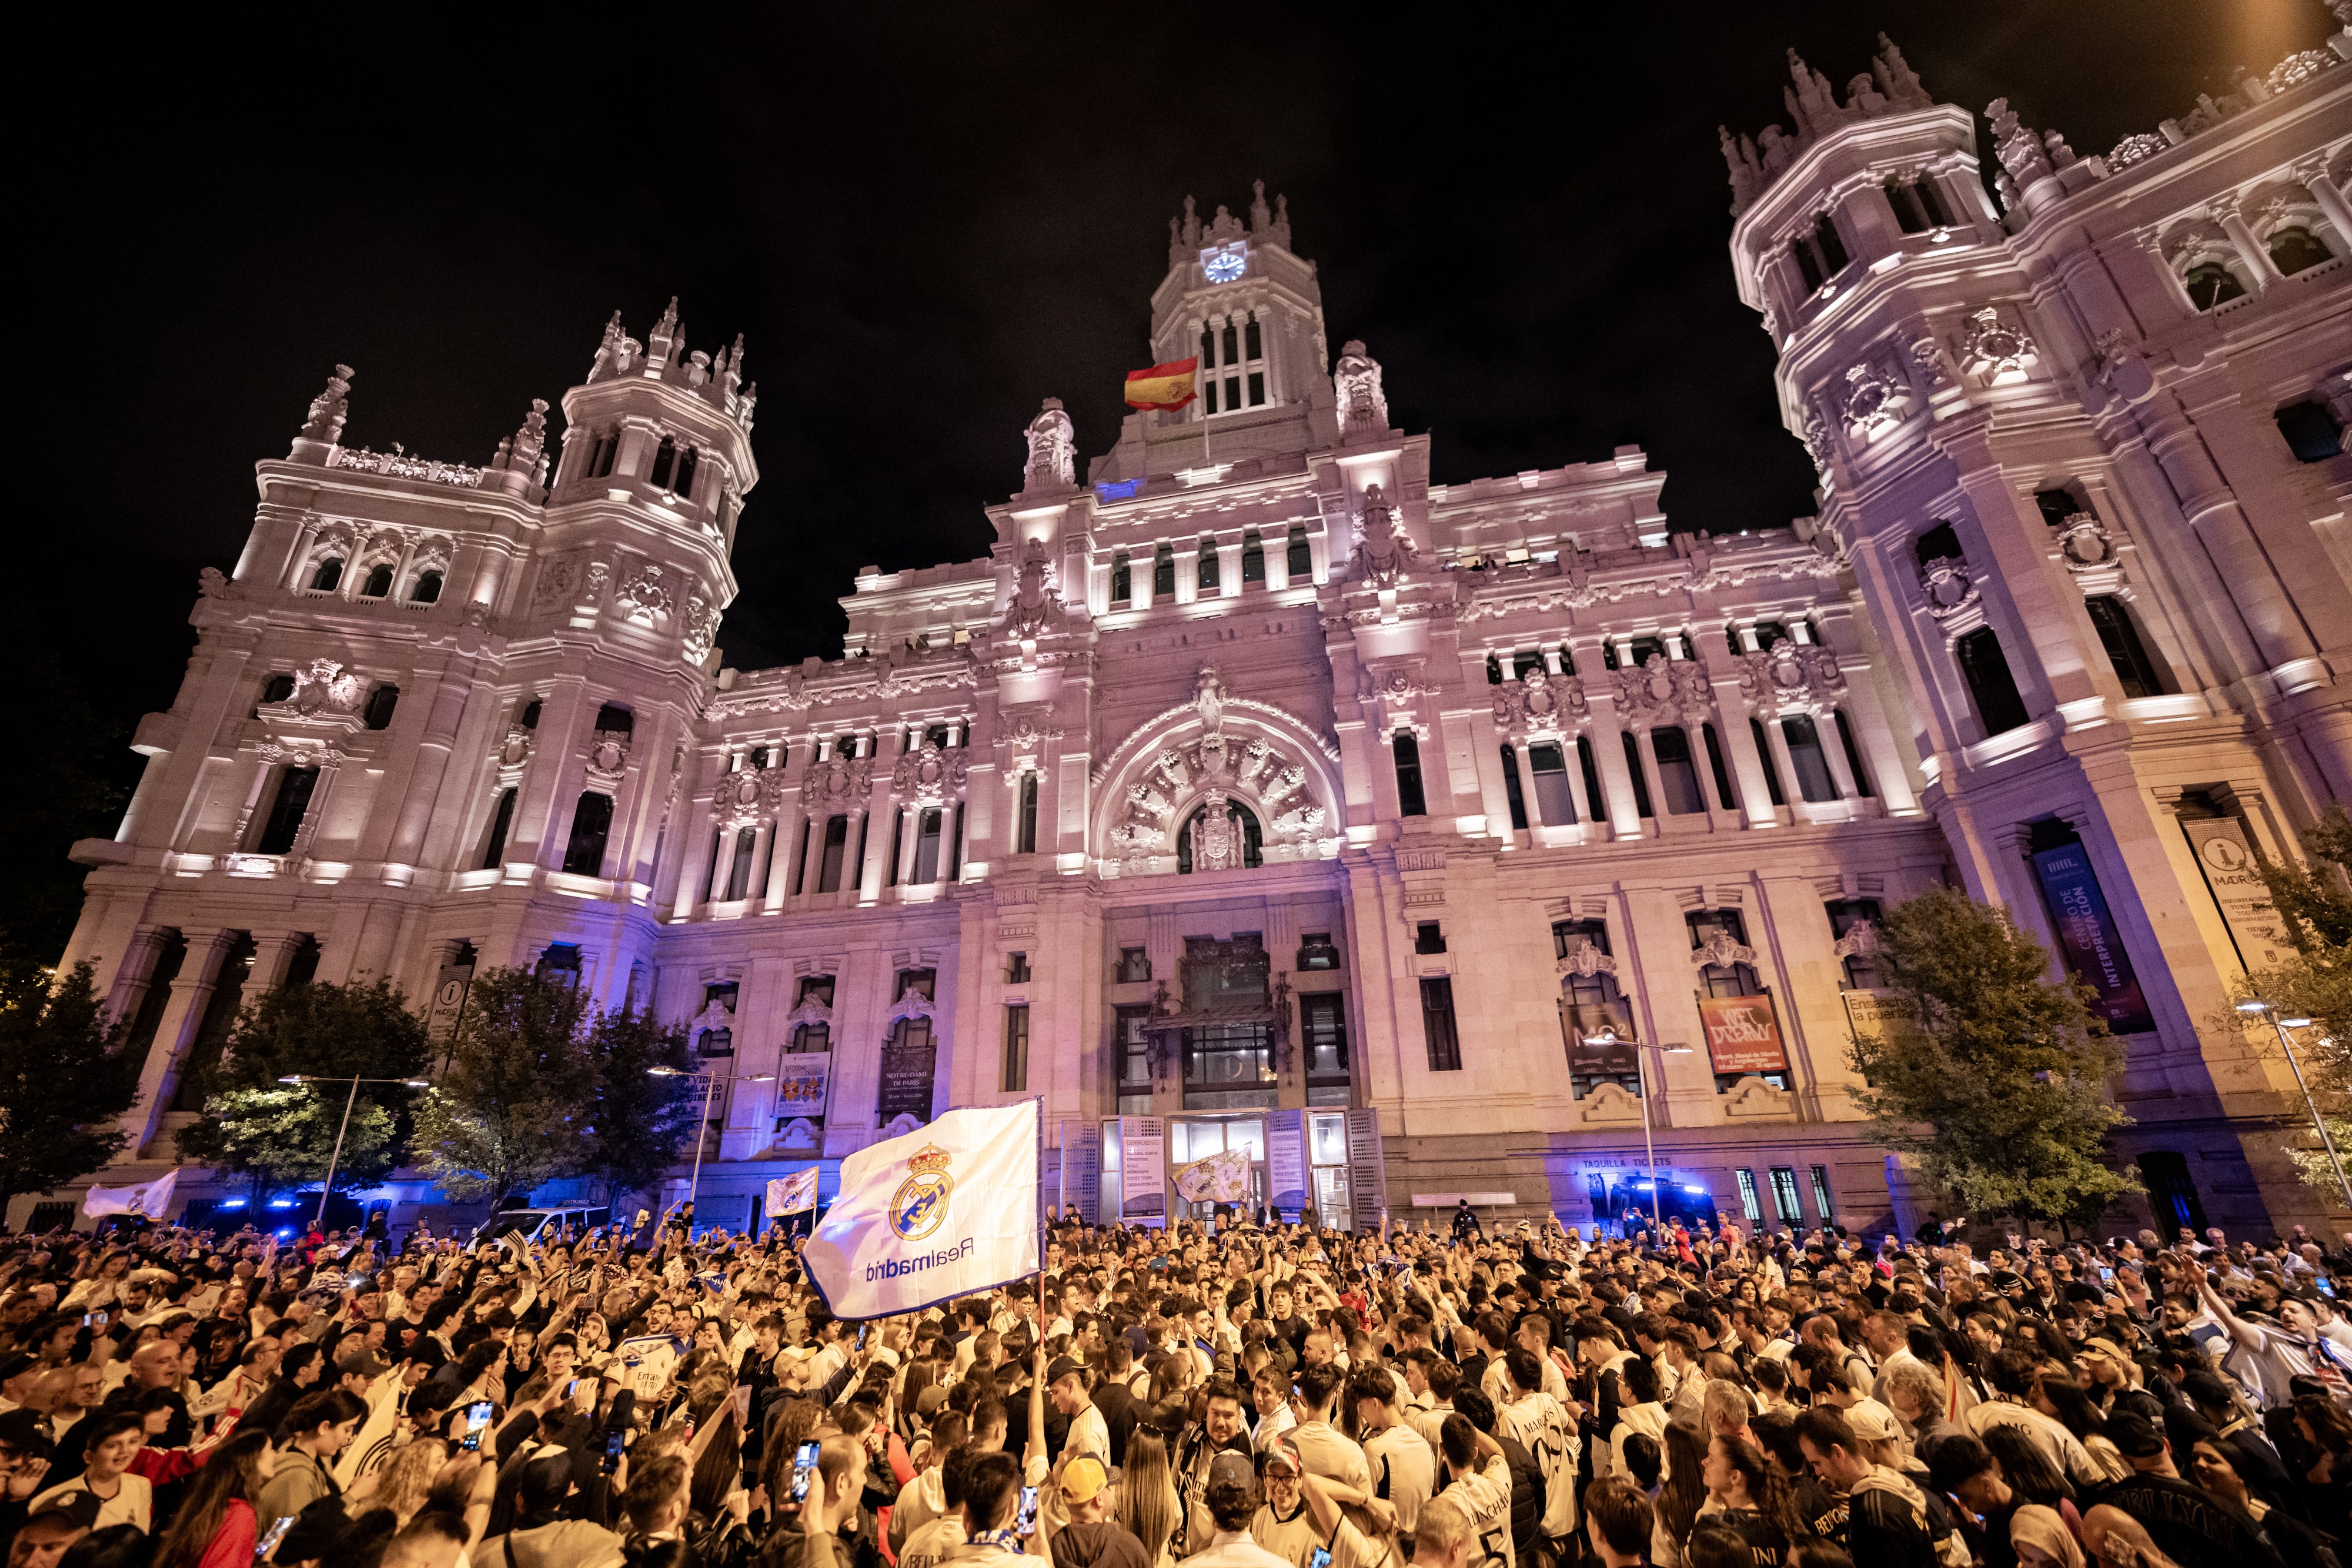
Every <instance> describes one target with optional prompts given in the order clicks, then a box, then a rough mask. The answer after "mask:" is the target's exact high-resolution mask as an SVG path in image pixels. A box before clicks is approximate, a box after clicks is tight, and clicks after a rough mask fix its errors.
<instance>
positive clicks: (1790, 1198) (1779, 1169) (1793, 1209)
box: [1772, 1166, 1805, 1225]
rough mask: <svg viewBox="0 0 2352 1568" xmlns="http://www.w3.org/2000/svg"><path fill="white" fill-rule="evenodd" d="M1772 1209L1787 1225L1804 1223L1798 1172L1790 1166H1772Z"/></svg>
mask: <svg viewBox="0 0 2352 1568" xmlns="http://www.w3.org/2000/svg"><path fill="white" fill-rule="evenodd" d="M1772 1210H1773V1212H1774V1213H1775V1214H1778V1215H1779V1216H1780V1220H1781V1222H1782V1223H1783V1224H1786V1225H1802V1224H1803V1223H1804V1222H1805V1214H1804V1210H1803V1209H1801V1208H1800V1207H1798V1205H1797V1173H1796V1170H1795V1168H1794V1167H1792V1166H1773V1167H1772Z"/></svg>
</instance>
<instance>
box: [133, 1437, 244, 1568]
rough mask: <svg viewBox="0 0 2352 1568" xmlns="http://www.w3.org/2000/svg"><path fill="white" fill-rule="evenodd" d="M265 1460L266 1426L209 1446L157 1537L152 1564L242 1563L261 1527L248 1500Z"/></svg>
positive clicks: (181, 1567) (178, 1567)
mask: <svg viewBox="0 0 2352 1568" xmlns="http://www.w3.org/2000/svg"><path fill="white" fill-rule="evenodd" d="M268 1465H269V1434H268V1433H267V1432H239V1433H238V1434H236V1436H235V1437H231V1438H230V1439H229V1440H228V1441H227V1442H226V1443H223V1444H222V1445H221V1446H220V1447H219V1448H215V1449H214V1450H213V1451H212V1454H211V1456H210V1457H209V1458H206V1459H205V1463H204V1466H203V1468H201V1469H198V1470H197V1471H196V1473H195V1478H194V1479H193V1480H191V1481H189V1483H188V1491H187V1495H186V1496H185V1497H184V1498H182V1499H181V1500H180V1510H179V1511H178V1512H177V1513H175V1514H173V1516H172V1522H171V1524H170V1526H169V1527H168V1528H166V1529H165V1530H164V1531H163V1539H162V1540H161V1541H160V1542H157V1544H156V1547H155V1563H154V1568H247V1564H249V1563H252V1561H253V1543H254V1540H255V1538H256V1537H257V1535H258V1534H259V1532H260V1529H261V1523H260V1521H259V1520H257V1518H256V1517H255V1516H254V1512H253V1500H254V1499H255V1498H257V1497H259V1496H260V1495H261V1483H262V1482H263V1481H265V1480H267V1479H268Z"/></svg>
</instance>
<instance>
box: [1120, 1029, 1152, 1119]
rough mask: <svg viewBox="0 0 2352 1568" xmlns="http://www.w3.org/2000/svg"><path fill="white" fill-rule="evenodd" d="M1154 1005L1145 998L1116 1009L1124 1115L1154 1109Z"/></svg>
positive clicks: (1121, 1102)
mask: <svg viewBox="0 0 2352 1568" xmlns="http://www.w3.org/2000/svg"><path fill="white" fill-rule="evenodd" d="M1150 1022H1151V1005H1150V1003H1149V1002H1145V1003H1142V1004H1139V1005H1130V1006H1128V1007H1123V1008H1119V1009H1117V1010H1116V1021H1115V1022H1114V1023H1113V1025H1112V1028H1111V1054H1112V1056H1113V1057H1114V1058H1115V1059H1116V1060H1117V1061H1118V1109H1119V1113H1120V1114H1121V1115H1127V1114H1130V1113H1140V1112H1146V1111H1149V1110H1150V1109H1151V1035H1150V1032H1149V1026H1150Z"/></svg>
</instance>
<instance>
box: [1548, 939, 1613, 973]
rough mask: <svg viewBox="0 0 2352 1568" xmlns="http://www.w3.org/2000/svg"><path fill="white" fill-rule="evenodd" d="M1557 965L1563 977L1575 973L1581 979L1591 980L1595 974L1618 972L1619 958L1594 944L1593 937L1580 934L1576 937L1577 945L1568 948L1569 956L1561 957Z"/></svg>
mask: <svg viewBox="0 0 2352 1568" xmlns="http://www.w3.org/2000/svg"><path fill="white" fill-rule="evenodd" d="M1556 967H1557V968H1558V969H1559V972H1560V974H1561V976H1562V977H1566V976H1570V975H1574V976H1576V977H1578V978H1579V979H1584V980H1589V979H1591V978H1592V977H1594V976H1595V975H1614V974H1616V972H1617V960H1616V959H1614V958H1612V957H1611V956H1609V955H1608V954H1606V953H1603V952H1602V951H1601V949H1600V948H1598V947H1596V946H1593V945H1592V939H1591V937H1589V936H1580V937H1578V938H1577V939H1576V946H1573V947H1571V948H1570V949H1569V950H1568V956H1567V957H1565V958H1562V959H1560V960H1559V963H1558V965H1557V966H1556Z"/></svg>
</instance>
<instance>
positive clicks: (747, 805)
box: [710, 768, 773, 828]
mask: <svg viewBox="0 0 2352 1568" xmlns="http://www.w3.org/2000/svg"><path fill="white" fill-rule="evenodd" d="M772 771H773V769H772V768H743V769H742V770H741V771H740V772H735V773H730V774H728V775H727V776H726V777H725V778H723V779H719V788H718V789H716V790H714V791H712V793H711V797H710V816H711V820H712V821H716V822H717V823H718V824H719V826H720V827H722V828H748V827H751V826H753V825H754V824H756V823H757V822H758V821H760V820H761V818H762V817H763V816H765V815H766V814H767V812H768V809H769V804H768V788H767V785H768V779H767V775H768V774H769V773H770V772H772Z"/></svg>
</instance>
